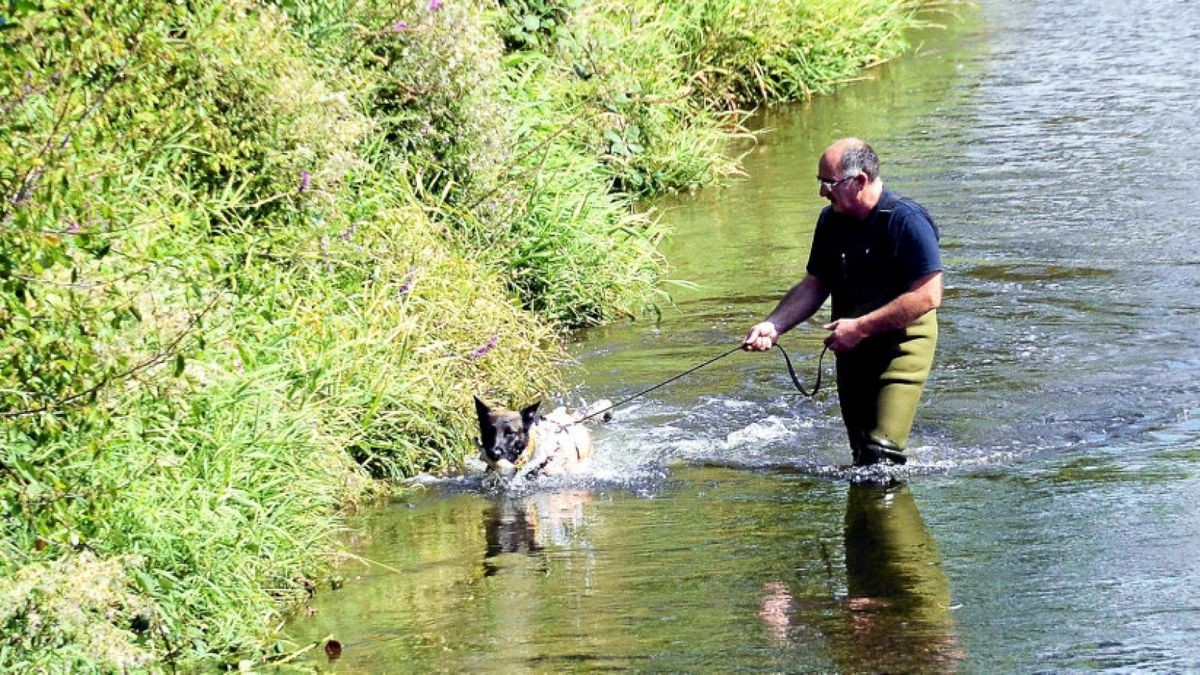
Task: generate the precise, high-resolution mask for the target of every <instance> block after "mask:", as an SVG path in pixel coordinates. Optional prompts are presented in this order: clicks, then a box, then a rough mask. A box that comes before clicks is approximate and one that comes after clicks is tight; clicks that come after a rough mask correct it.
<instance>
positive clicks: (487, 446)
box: [475, 396, 541, 469]
mask: <svg viewBox="0 0 1200 675" xmlns="http://www.w3.org/2000/svg"><path fill="white" fill-rule="evenodd" d="M540 405H541V401H538V402H537V403H534V404H533V405H530V406H527V407H525V408H522V409H521V412H519V413H517V412H512V411H511V410H499V411H493V410H492V409H491V408H489V407H488V404H486V403H484V402H483V401H481V400H479V397H478V396H476V397H475V414H476V415H477V416H478V417H479V446H480V448H481V449H482V450H483V457H484V459H485V460H486V461H487V463H488V465H490V466H491V467H492V468H493V469H494V468H496V463H497V462H500V461H501V460H504V461H507V462H509V464H515V463H516V461H517V460H518V459H519V458H520V457H521V454H522V453H523V452H525V448H526V447H528V446H529V429H530V427H532V426H533V423H534V422H536V421H537V409H538V406H540Z"/></svg>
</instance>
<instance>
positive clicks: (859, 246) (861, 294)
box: [807, 188, 942, 319]
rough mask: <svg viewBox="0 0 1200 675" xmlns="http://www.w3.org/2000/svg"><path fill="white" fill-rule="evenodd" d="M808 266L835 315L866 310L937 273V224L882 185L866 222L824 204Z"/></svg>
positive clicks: (939, 259)
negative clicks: (882, 189)
mask: <svg viewBox="0 0 1200 675" xmlns="http://www.w3.org/2000/svg"><path fill="white" fill-rule="evenodd" d="M807 269H808V273H809V274H811V275H813V276H815V277H816V278H817V279H819V280H820V281H821V285H822V286H824V287H825V289H826V290H828V291H829V292H830V294H831V295H832V297H833V318H834V319H843V318H855V317H859V316H862V315H864V314H868V313H870V312H873V311H875V310H876V309H879V308H880V307H882V306H884V305H886V304H887V303H889V302H891V301H892V300H894V299H896V297H898V296H899V295H900V294H901V293H904V292H905V291H907V290H908V289H909V287H910V286H912V283H913V282H914V281H916V280H917V279H919V278H921V277H923V276H925V275H927V274H929V273H931V272H938V271H941V269H942V257H941V254H940V253H939V252H938V229H937V225H934V223H933V219H932V218H930V217H929V213H928V212H927V211H926V210H925V208H924V207H922V206H921V205H920V204H918V203H916V202H914V201H913V200H911V199H908V198H905V197H901V196H900V195H897V194H895V193H894V192H892V191H891V190H888V189H886V188H885V189H884V191H883V194H882V195H881V196H880V198H879V203H877V204H876V205H875V208H873V209H871V213H870V214H868V215H867V217H866V219H865V220H858V219H857V218H854V217H853V216H849V215H845V214H841V213H835V212H834V210H833V207H832V206H827V207H825V209H824V210H822V211H821V216H820V218H819V219H818V220H817V230H816V232H815V233H814V234H813V244H812V250H811V251H809V254H808V267H807Z"/></svg>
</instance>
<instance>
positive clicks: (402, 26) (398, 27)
mask: <svg viewBox="0 0 1200 675" xmlns="http://www.w3.org/2000/svg"><path fill="white" fill-rule="evenodd" d="M392 30H394V31H396V32H397V33H403V32H404V31H406V30H408V22H407V21H397V22H396V23H394V24H392Z"/></svg>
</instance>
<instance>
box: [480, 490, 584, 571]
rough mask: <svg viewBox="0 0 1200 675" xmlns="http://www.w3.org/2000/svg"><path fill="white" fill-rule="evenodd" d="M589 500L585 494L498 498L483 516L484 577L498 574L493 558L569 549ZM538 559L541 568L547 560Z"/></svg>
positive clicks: (539, 493) (566, 491)
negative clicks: (484, 534)
mask: <svg viewBox="0 0 1200 675" xmlns="http://www.w3.org/2000/svg"><path fill="white" fill-rule="evenodd" d="M591 499H592V495H591V493H590V492H588V491H586V490H563V491H558V492H537V493H533V494H525V495H507V494H505V495H501V496H499V497H498V498H497V499H496V501H495V502H493V503H492V505H491V507H490V508H489V509H487V510H486V511H485V512H484V528H485V533H486V539H487V550H486V551H485V553H484V557H483V571H484V575H485V576H492V575H494V574H496V573H497V572H498V571H499V570H500V566H499V565H498V564H497V560H496V558H497V556H500V555H502V554H505V553H525V554H530V555H536V554H539V553H540V552H541V551H542V550H543V549H545V548H547V547H558V548H565V547H568V546H570V545H571V544H572V542H573V540H574V539H575V538H576V537H577V536H578V530H579V528H580V526H581V525H582V524H583V520H584V505H585V504H587V503H588V502H589V501H591ZM539 559H540V561H541V564H542V565H544V564H545V562H546V559H545V558H544V557H541V556H539ZM542 571H545V570H544V569H543V570H542Z"/></svg>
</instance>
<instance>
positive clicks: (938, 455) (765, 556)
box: [289, 0, 1200, 672]
mask: <svg viewBox="0 0 1200 675" xmlns="http://www.w3.org/2000/svg"><path fill="white" fill-rule="evenodd" d="M958 9H959V10H960V11H959V13H958V17H957V18H950V17H945V18H944V19H943V20H944V21H945V22H946V23H947V24H948V25H949V28H948V29H947V30H928V31H923V32H920V33H917V34H916V35H915V39H916V40H917V41H919V42H920V43H921V47H920V49H918V50H917V52H916V53H915V54H914V55H911V56H907V57H905V58H903V59H901V60H899V61H897V62H895V63H893V64H889V65H888V66H886V67H883V68H880V69H877V70H876V71H873V72H872V73H871V77H870V79H868V80H865V81H861V82H857V83H854V84H851V85H849V86H847V87H846V88H844V89H843V90H841V91H839V93H837V94H836V95H833V96H830V97H826V98H822V99H819V100H815V101H812V102H810V103H807V104H802V105H796V106H791V107H787V108H782V109H778V110H775V111H772V112H770V113H768V114H765V115H763V116H761V117H759V118H758V119H757V120H756V121H755V122H756V124H758V125H761V126H763V127H764V128H767V129H770V132H769V133H767V134H766V135H764V136H763V137H762V139H761V141H760V142H759V143H758V144H757V147H756V148H755V149H754V150H753V151H752V152H751V153H750V154H749V155H747V156H746V158H745V160H744V164H745V168H746V172H747V174H748V178H747V179H745V180H741V181H738V182H735V183H734V184H732V185H729V186H727V187H724V188H720V189H713V190H705V191H701V192H698V193H697V194H694V195H681V196H678V197H674V198H671V199H666V200H662V201H659V202H656V203H655V204H653V207H654V208H656V209H658V210H660V211H661V212H662V217H663V218H664V219H665V220H666V221H667V222H668V223H669V224H670V226H671V227H672V228H673V231H674V234H673V236H672V237H671V238H670V239H669V240H668V241H667V242H666V243H665V245H664V249H663V250H664V252H665V254H666V256H667V259H668V260H669V261H670V263H671V266H672V272H671V275H670V276H671V277H672V278H673V279H676V280H680V281H682V282H686V283H683V284H672V285H669V286H668V289H669V290H671V292H672V294H673V295H674V298H675V302H676V306H675V307H673V308H666V309H665V310H664V313H663V316H662V318H661V320H658V321H643V322H637V323H632V324H624V325H616V326H610V327H605V328H601V329H596V330H592V331H589V332H586V333H584V334H581V335H580V336H578V341H577V342H576V343H575V344H574V345H573V353H574V355H575V356H576V357H577V359H578V360H579V365H578V367H576V368H573V369H572V371H571V372H570V373H569V379H570V381H572V382H577V383H579V387H578V389H577V390H576V391H573V392H570V394H569V396H567V397H565V398H566V401H565V402H570V403H576V402H578V401H579V400H580V399H589V400H590V399H594V398H598V397H601V396H603V397H608V398H612V399H615V400H619V399H621V398H623V397H625V396H630V395H633V394H635V393H637V392H638V391H641V390H643V389H645V388H647V387H649V386H651V385H653V384H655V383H657V382H660V381H662V380H664V379H666V378H667V377H669V376H670V375H672V374H674V373H678V372H680V371H682V370H685V369H687V368H689V367H691V366H694V365H696V364H698V363H701V362H703V361H705V360H706V359H708V358H710V357H712V356H714V355H717V354H720V353H721V352H723V351H725V350H727V349H729V348H730V347H731V346H732V345H734V344H736V343H737V341H739V340H740V339H741V337H742V336H743V335H744V333H745V331H746V330H747V329H748V327H749V326H750V325H751V324H752V323H753V322H755V321H756V320H757V319H759V318H760V317H762V316H763V315H765V314H766V313H767V312H768V311H770V309H771V308H772V307H773V306H774V303H775V301H776V300H777V299H778V298H779V297H780V296H781V294H782V293H783V292H784V291H786V289H787V288H788V287H789V286H790V285H791V284H792V283H794V282H795V281H796V280H798V279H799V278H800V276H802V275H803V270H804V263H805V260H806V256H807V250H808V245H809V240H810V237H811V233H812V227H813V222H814V220H815V216H816V214H817V212H818V210H819V209H820V207H821V206H822V204H823V202H822V200H821V199H820V198H819V197H818V195H817V189H816V181H815V180H814V176H815V173H816V160H817V157H818V155H819V154H820V152H821V150H822V149H823V148H824V146H825V145H826V144H827V143H828V142H829V141H830V140H832V139H834V138H837V137H840V136H846V135H858V136H862V137H865V138H867V139H868V140H870V141H871V143H872V144H873V145H874V147H875V148H876V150H877V151H878V152H879V153H880V155H881V157H882V159H883V173H884V179H885V182H886V183H887V184H888V185H889V186H890V187H892V188H893V189H896V190H898V191H899V192H901V193H903V194H906V195H908V196H911V197H914V198H916V199H917V200H918V201H920V202H921V203H923V204H924V205H925V206H926V207H927V208H928V209H929V210H930V212H931V213H932V214H933V216H934V218H935V220H936V221H937V223H938V225H939V227H940V228H941V233H942V247H943V256H944V262H945V265H946V282H947V293H946V298H945V301H944V304H943V309H942V310H941V311H940V312H939V314H940V317H941V320H942V321H941V328H942V337H941V342H940V344H939V351H938V359H937V365H936V366H935V370H934V373H933V375H932V377H931V380H930V382H929V385H928V388H927V390H926V394H925V397H924V399H923V403H922V407H921V409H920V410H919V412H918V420H917V424H916V426H915V428H914V433H913V438H912V440H911V441H910V450H911V451H912V454H913V460H912V462H911V464H910V466H909V467H906V468H905V469H904V470H903V471H895V472H893V473H892V474H891V475H889V476H883V475H874V476H870V477H873V478H876V479H879V480H877V481H876V482H877V483H878V482H888V481H887V479H890V483H891V484H890V485H889V486H886V487H885V486H882V485H879V484H866V483H862V482H861V481H859V480H858V479H860V478H862V477H863V476H861V475H857V474H854V473H852V472H849V471H847V470H845V469H844V468H842V465H844V464H846V463H848V462H849V451H848V448H847V447H846V443H845V438H844V431H843V429H842V426H841V421H840V417H839V416H838V411H837V397H836V395H835V394H834V393H832V387H830V388H829V389H826V390H823V391H822V392H821V393H820V394H819V395H818V396H817V398H816V399H815V400H809V399H804V398H801V397H798V396H796V395H795V394H794V392H793V391H792V390H791V389H790V387H791V385H790V382H789V380H788V378H787V375H786V371H785V370H784V368H783V362H782V358H781V357H779V355H778V354H777V353H774V352H773V353H769V354H753V355H752V354H743V353H735V354H733V355H732V356H730V357H728V358H726V359H724V360H722V361H719V362H717V363H715V364H713V365H711V366H709V367H707V368H705V369H703V370H700V371H698V372H696V373H694V374H693V375H690V376H688V377H687V378H685V379H683V380H680V381H678V382H676V383H673V384H671V385H668V386H667V387H664V388H662V389H659V390H656V391H654V392H652V393H651V394H649V395H647V396H645V397H642V398H639V399H636V400H635V401H634V402H632V403H630V404H628V405H626V406H624V407H622V408H621V409H620V410H618V414H617V416H616V418H615V419H614V420H613V421H611V422H610V423H608V424H606V425H604V426H603V427H602V428H600V429H599V430H598V431H597V439H596V445H597V447H598V456H597V464H598V466H597V471H596V476H595V477H594V478H591V479H589V480H586V481H575V482H564V481H559V482H543V483H540V484H536V485H534V486H532V487H530V488H529V489H527V490H524V491H522V492H519V493H512V494H509V495H507V496H503V497H500V496H494V495H487V494H481V493H480V492H479V491H478V490H477V489H475V488H474V487H473V486H474V485H475V484H474V483H472V482H471V481H465V480H464V481H459V482H452V483H450V484H446V485H441V486H438V487H435V488H432V489H430V490H428V491H427V492H426V493H425V494H424V495H423V496H421V497H417V498H414V499H413V501H411V502H408V503H402V504H396V505H393V506H391V507H388V508H385V509H380V510H377V511H373V512H371V513H369V514H367V515H366V516H364V517H363V518H362V519H361V522H358V523H356V526H355V528H356V532H355V535H354V541H353V542H352V543H353V547H354V550H355V552H356V553H358V554H360V555H362V556H363V557H365V558H368V559H370V560H372V561H375V562H377V563H380V564H375V565H367V564H358V563H352V564H350V565H348V566H347V568H346V570H345V574H346V576H347V582H346V584H345V585H344V587H343V588H342V589H341V590H339V591H338V592H336V593H322V594H318V597H317V598H316V600H315V601H314V603H313V607H312V610H311V612H310V613H309V614H308V615H305V616H303V617H299V618H297V619H296V620H295V621H293V623H292V624H291V625H290V627H289V633H290V634H291V635H292V637H294V638H295V639H296V640H297V641H313V640H318V639H321V638H322V637H324V636H326V635H330V634H332V635H333V636H335V637H336V638H337V639H338V640H339V641H340V642H341V643H342V645H343V652H342V654H341V657H340V658H339V659H337V660H334V661H329V660H327V658H326V657H325V656H324V655H323V654H320V653H319V652H315V653H313V654H311V655H310V658H309V661H308V663H309V664H310V665H315V666H317V667H320V668H322V669H331V670H335V671H343V672H360V671H375V672H386V671H405V670H447V671H463V670H467V671H476V670H487V671H555V670H564V669H567V670H593V669H634V670H668V671H681V670H682V671H713V670H717V671H722V670H732V669H755V670H773V671H813V670H821V671H850V672H856V671H876V672H879V671H888V672H927V671H946V670H960V671H966V672H992V671H996V670H1000V671H1021V672H1029V671H1062V670H1099V669H1115V670H1123V671H1125V670H1167V671H1179V670H1196V669H1200V565H1198V564H1197V562H1196V561H1197V559H1200V505H1198V504H1197V495H1198V494H1200V490H1198V488H1200V406H1198V404H1197V401H1198V399H1200V396H1198V394H1200V386H1198V385H1197V382H1198V381H1200V349H1198V346H1200V337H1198V335H1200V227H1198V225H1200V217H1197V216H1196V211H1193V210H1192V204H1193V203H1196V202H1198V201H1200V187H1198V184H1197V181H1196V176H1197V175H1200V160H1198V159H1197V157H1198V155H1197V153H1196V152H1195V150H1194V149H1193V144H1192V140H1193V139H1192V136H1193V133H1194V132H1195V130H1196V129H1197V119H1198V118H1200V104H1197V102H1196V94H1195V92H1196V90H1197V88H1200V61H1198V60H1197V59H1196V58H1195V55H1194V51H1195V47H1196V46H1197V45H1200V3H1197V2H1194V1H1189V0H1176V1H1174V2H1172V1H1170V0H1120V1H1117V0H1092V1H1087V2H1085V1H1083V0H1074V1H1065V2H1034V1H1032V0H984V1H983V2H980V3H979V4H978V5H975V6H969V7H960V8H958ZM823 332H824V331H822V330H821V329H820V326H819V325H818V324H817V323H813V324H812V325H809V326H802V327H800V328H798V329H796V330H795V331H793V332H792V333H790V334H788V335H786V336H785V337H784V339H783V344H784V345H785V346H786V347H788V348H789V351H790V352H791V353H792V354H793V355H794V357H795V358H796V359H797V362H798V363H797V367H798V370H799V371H800V372H801V374H802V377H805V378H806V379H808V380H809V382H811V379H812V377H813V375H814V374H815V369H816V359H815V357H816V355H817V353H818V350H819V348H820V340H821V338H822V336H823ZM827 371H831V368H828V364H827ZM827 374H831V373H827Z"/></svg>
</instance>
